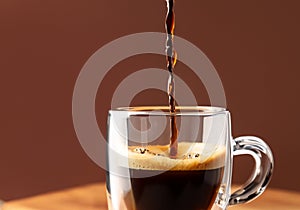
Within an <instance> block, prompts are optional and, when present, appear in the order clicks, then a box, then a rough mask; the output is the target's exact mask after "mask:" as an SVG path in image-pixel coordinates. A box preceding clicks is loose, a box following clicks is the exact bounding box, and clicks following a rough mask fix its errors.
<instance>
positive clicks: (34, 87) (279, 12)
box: [0, 0, 300, 200]
mask: <svg viewBox="0 0 300 210" xmlns="http://www.w3.org/2000/svg"><path fill="white" fill-rule="evenodd" d="M299 7H300V2H299V1H298V0H289V1H284V0H281V1H280V0H265V1H259V0H251V1H250V0H244V1H240V0H232V1H209V2H208V1H202V0H201V1H199V0H193V1H191V0H185V1H183V0H177V1H176V34H177V35H178V36H181V37H183V38H185V39H187V40H189V41H190V42H192V43H194V44H195V45H197V46H198V47H199V48H200V49H201V50H202V51H203V52H204V53H205V54H206V55H207V56H208V57H209V58H210V59H211V61H212V62H213V64H214V65H215V67H216V69H217V70H218V73H219V75H220V77H221V79H222V81H223V85H224V88H225V91H226V95H227V101H228V109H229V110H230V111H231V112H232V119H233V134H234V136H238V135H244V134H256V135H258V136H261V137H263V138H264V139H265V140H266V141H267V142H268V143H269V144H270V145H271V147H272V150H273V152H274V155H275V161H276V165H275V173H274V176H273V179H272V182H271V187H279V188H285V189H290V190H300V182H299V176H300V172H299V170H298V161H299V152H298V148H299V147H300V141H299V140H298V135H299V134H298V131H299V130H300V126H299V124H300V123H299V122H298V121H299V119H300V114H299V113H300V112H299V110H298V107H299V106H300V100H299V91H300V82H299V76H300V73H299V70H300V63H299V59H298V56H299V49H300V46H299V44H300V41H299V37H300V33H299V32H300V30H299V22H300V13H299ZM165 12H166V8H165V1H164V0H152V1H139V0H130V1H127V0H123V1H104V0H89V1H84V0H72V1H71V0H65V1H61V0H51V1H50V0H49V1H47V0H45V1H39V0H26V1H23V0H2V1H0V70H1V76H0V94H1V105H0V107H1V109H0V116H1V121H0V129H1V130H0V136H1V138H0V139H1V147H0V148H1V152H0V167H1V172H0V198H2V199H6V200H7V199H16V198H19V197H24V196H30V195H34V194H38V193H42V192H46V191H50V190H57V189H61V188H65V187H70V186H75V185H81V184H85V183H89V182H95V181H104V179H105V177H104V176H105V171H104V170H102V169H100V168H98V167H97V166H96V165H95V164H94V163H93V162H92V161H91V160H90V159H89V158H88V157H87V156H86V154H85V153H84V152H83V150H82V148H81V147H80V145H79V142H78V140H77V138H76V135H75V132H74V129H73V124H72V113H71V102H72V92H73V87H74V84H75V81H76V78H77V76H78V74H79V72H80V70H81V68H82V66H83V64H84V63H85V62H86V61H87V59H88V58H89V57H90V56H91V55H92V54H93V53H94V52H95V51H96V50H97V49H99V48H100V47H101V46H103V45H104V44H106V43H108V42H109V41H112V40H114V39H116V38H118V37H121V36H123V35H127V34H131V33H136V32H144V31H158V32H164V18H165ZM148 67H157V68H165V58H164V57H163V56H153V55H152V56H151V55H145V56H136V57H133V58H129V59H127V60H124V61H123V62H121V63H119V64H117V65H116V66H115V67H114V68H113V69H112V70H111V71H110V73H109V74H108V75H107V76H106V79H105V80H104V81H103V83H102V84H101V86H100V88H99V91H98V96H97V103H96V105H97V107H101V108H99V109H97V110H96V111H97V116H98V122H99V126H100V128H101V130H102V131H104V132H105V126H106V116H107V114H106V113H107V110H108V109H109V105H110V99H111V94H112V93H113V91H114V88H116V86H117V85H118V83H119V82H120V81H121V80H122V78H125V77H126V76H127V75H128V74H130V73H131V72H134V71H137V70H139V69H141V68H148ZM175 71H176V73H177V74H178V75H179V76H181V77H182V78H183V79H184V80H185V81H188V83H189V84H190V85H191V88H192V90H193V91H194V93H195V95H196V96H197V100H198V102H199V103H200V104H207V103H208V99H207V94H206V92H205V91H204V89H203V86H202V84H201V83H200V81H199V80H197V79H195V76H194V75H193V74H192V73H191V71H189V70H186V67H185V66H184V65H183V64H181V63H178V65H177V66H176V70H175ZM154 97H155V100H153V99H154ZM166 101H167V99H166V96H165V94H164V93H161V92H158V91H144V92H142V93H140V94H139V95H137V96H136V98H135V99H134V101H133V102H132V104H133V105H139V104H150V103H151V104H162V103H166ZM251 164H252V163H251V161H250V160H249V158H238V159H237V160H236V163H235V168H238V170H237V169H235V176H234V179H235V181H236V182H242V181H243V180H245V179H246V177H247V175H248V173H249V172H250V171H251V167H252V165H251ZM249 167H250V168H249Z"/></svg>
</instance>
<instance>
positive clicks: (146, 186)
mask: <svg viewBox="0 0 300 210" xmlns="http://www.w3.org/2000/svg"><path fill="white" fill-rule="evenodd" d="M157 172H159V171H156V172H155V173H157ZM139 173H143V175H147V174H149V177H145V178H131V187H132V192H133V197H134V202H135V207H136V210H208V209H210V208H211V206H212V205H213V203H214V201H215V198H216V196H217V193H218V189H219V187H220V184H221V179H222V175H223V167H221V168H216V169H209V170H191V171H166V172H161V173H160V174H158V175H155V176H151V174H153V173H154V172H153V171H152V170H139V169H130V174H131V176H132V177H137V176H138V175H139Z"/></svg>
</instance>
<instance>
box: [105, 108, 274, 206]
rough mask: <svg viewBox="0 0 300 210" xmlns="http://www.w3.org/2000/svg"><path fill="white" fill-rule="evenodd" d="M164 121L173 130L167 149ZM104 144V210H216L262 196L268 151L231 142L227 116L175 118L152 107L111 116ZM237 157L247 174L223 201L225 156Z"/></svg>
mask: <svg viewBox="0 0 300 210" xmlns="http://www.w3.org/2000/svg"><path fill="white" fill-rule="evenodd" d="M171 118H173V119H174V118H175V121H176V125H177V129H178V138H177V141H176V142H174V143H173V144H172V145H171V144H170V136H171V134H172V133H171V132H172V129H171V124H170V122H171ZM107 140H108V148H107V167H108V170H107V182H106V188H107V197H108V206H109V209H110V210H154V209H155V210H207V209H222V210H224V209H226V208H227V207H228V206H231V205H236V204H241V203H245V202H248V201H251V200H253V199H255V198H256V197H258V196H259V195H260V194H262V193H263V191H264V190H265V189H266V186H267V185H268V183H269V182H270V178H271V175H272V172H273V166H274V165H273V164H274V163H273V156H272V152H271V150H270V148H269V147H268V145H267V144H266V143H265V142H264V141H263V140H261V139H260V138H258V137H254V136H243V137H238V138H233V137H232V135H231V120H230V113H229V111H227V110H225V109H224V108H219V107H204V106H190V107H176V113H175V114H171V113H170V112H169V107H159V106H150V107H128V108H119V109H116V110H111V111H109V117H108V138H107ZM170 147H173V148H177V154H176V156H170V154H169V151H170ZM245 154H247V155H250V156H252V157H253V159H254V162H255V168H254V171H253V173H252V175H251V177H250V178H249V179H248V181H247V182H246V183H245V184H244V185H243V186H241V187H240V189H238V190H237V191H235V192H234V193H232V194H231V179H232V165H233V157H234V156H236V155H245Z"/></svg>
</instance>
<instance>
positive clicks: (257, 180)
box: [229, 136, 274, 205]
mask: <svg viewBox="0 0 300 210" xmlns="http://www.w3.org/2000/svg"><path fill="white" fill-rule="evenodd" d="M233 141H234V142H233V155H234V156H235V155H245V154H247V155H251V156H252V157H253V159H254V161H255V170H254V172H253V173H252V175H251V176H250V178H249V179H248V180H247V182H246V183H245V184H244V185H243V186H242V187H241V188H240V189H238V190H237V191H235V192H234V193H233V194H231V196H230V199H229V205H235V204H241V203H246V202H249V201H251V200H253V199H255V198H257V197H258V196H259V195H261V194H262V193H263V192H264V190H265V189H266V187H267V185H268V184H269V182H270V179H271V176H272V173H273V168H274V160H273V155H272V151H271V149H270V148H269V146H268V145H267V144H266V143H265V142H264V141H263V140H262V139H260V138H258V137H255V136H242V137H238V138H235V139H234V140H233Z"/></svg>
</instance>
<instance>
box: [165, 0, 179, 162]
mask: <svg viewBox="0 0 300 210" xmlns="http://www.w3.org/2000/svg"><path fill="white" fill-rule="evenodd" d="M166 1H167V15H166V33H167V40H166V56H167V69H168V71H169V80H168V96H169V107H170V113H171V116H170V126H171V137H170V157H171V158H176V156H177V150H178V141H177V137H178V130H177V125H176V116H175V112H176V104H175V81H174V75H173V71H174V67H175V64H176V52H175V50H174V46H173V45H174V40H173V37H174V29H175V14H174V3H175V1H174V0H166Z"/></svg>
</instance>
